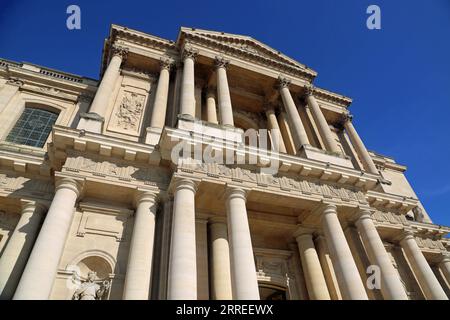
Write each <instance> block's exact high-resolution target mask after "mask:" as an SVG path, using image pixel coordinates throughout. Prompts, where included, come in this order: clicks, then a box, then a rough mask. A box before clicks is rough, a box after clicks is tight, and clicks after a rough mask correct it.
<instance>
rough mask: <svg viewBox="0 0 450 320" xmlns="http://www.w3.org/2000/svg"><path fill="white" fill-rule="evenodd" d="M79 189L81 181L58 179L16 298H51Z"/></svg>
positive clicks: (15, 295)
mask: <svg viewBox="0 0 450 320" xmlns="http://www.w3.org/2000/svg"><path fill="white" fill-rule="evenodd" d="M79 192H80V191H79V184H78V183H77V182H76V181H75V180H72V179H68V178H64V179H61V180H60V181H58V186H57V187H56V192H55V196H54V198H53V201H52V204H51V205H50V208H49V210H48V213H47V216H46V218H45V220H44V224H43V225H42V228H41V231H40V232H39V235H38V237H37V239H36V242H35V244H34V247H33V250H32V252H31V255H30V258H29V259H28V262H27V265H26V267H25V270H24V271H23V273H22V278H21V279H20V282H19V285H18V286H17V289H16V293H15V294H14V297H13V299H14V300H46V299H48V298H49V296H50V293H51V290H52V286H53V281H54V280H55V277H56V272H57V269H58V264H59V260H60V259H61V255H62V252H63V249H64V245H65V242H66V238H67V235H68V233H69V229H70V225H71V223H72V219H73V215H74V211H75V210H74V207H75V202H76V200H77V197H78V195H79Z"/></svg>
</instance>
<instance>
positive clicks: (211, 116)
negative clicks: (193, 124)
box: [206, 88, 219, 124]
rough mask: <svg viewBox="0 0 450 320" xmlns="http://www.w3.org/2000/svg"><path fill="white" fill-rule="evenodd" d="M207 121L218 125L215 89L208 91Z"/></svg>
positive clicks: (208, 89)
mask: <svg viewBox="0 0 450 320" xmlns="http://www.w3.org/2000/svg"><path fill="white" fill-rule="evenodd" d="M206 121H208V122H211V123H215V124H218V123H219V122H218V121H217V110H216V95H215V93H214V90H213V88H207V89H206Z"/></svg>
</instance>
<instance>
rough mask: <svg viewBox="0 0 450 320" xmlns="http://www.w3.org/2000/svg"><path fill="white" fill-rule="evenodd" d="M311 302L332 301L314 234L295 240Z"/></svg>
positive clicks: (302, 235) (306, 234)
mask: <svg viewBox="0 0 450 320" xmlns="http://www.w3.org/2000/svg"><path fill="white" fill-rule="evenodd" d="M295 239H296V240H297V244H298V250H299V253H300V259H301V261H302V267H303V272H304V274H305V279H306V287H307V289H308V294H309V297H310V299H311V300H330V294H329V292H328V288H327V283H326V281H325V277H324V275H323V272H322V267H321V265H320V261H319V256H318V255H317V251H316V248H315V246H314V242H313V239H312V234H310V233H304V234H301V235H299V236H297V237H296V238H295Z"/></svg>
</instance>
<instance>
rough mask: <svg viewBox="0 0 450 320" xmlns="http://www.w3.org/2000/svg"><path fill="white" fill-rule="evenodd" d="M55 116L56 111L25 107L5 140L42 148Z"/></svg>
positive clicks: (56, 116)
mask: <svg viewBox="0 0 450 320" xmlns="http://www.w3.org/2000/svg"><path fill="white" fill-rule="evenodd" d="M57 118H58V114H56V113H53V112H50V111H47V110H43V109H38V108H29V107H26V108H25V110H24V111H23V113H22V115H21V116H20V118H19V120H17V122H16V124H15V125H14V128H12V130H11V131H10V132H9V134H8V136H7V137H6V141H8V142H12V143H17V144H25V145H27V146H32V147H38V148H42V147H43V146H44V144H45V141H47V138H48V136H49V134H50V131H51V130H52V126H53V124H54V123H55V122H56V119H57Z"/></svg>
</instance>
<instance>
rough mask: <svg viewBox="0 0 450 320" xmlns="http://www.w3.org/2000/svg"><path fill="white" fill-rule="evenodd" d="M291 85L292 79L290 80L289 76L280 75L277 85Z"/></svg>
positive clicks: (283, 86) (284, 86) (285, 86)
mask: <svg viewBox="0 0 450 320" xmlns="http://www.w3.org/2000/svg"><path fill="white" fill-rule="evenodd" d="M290 85H291V80H289V79H288V78H285V77H283V76H281V75H280V76H279V77H278V81H277V87H278V88H280V89H282V88H288V87H289V86H290Z"/></svg>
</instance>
